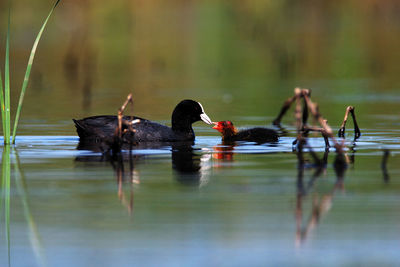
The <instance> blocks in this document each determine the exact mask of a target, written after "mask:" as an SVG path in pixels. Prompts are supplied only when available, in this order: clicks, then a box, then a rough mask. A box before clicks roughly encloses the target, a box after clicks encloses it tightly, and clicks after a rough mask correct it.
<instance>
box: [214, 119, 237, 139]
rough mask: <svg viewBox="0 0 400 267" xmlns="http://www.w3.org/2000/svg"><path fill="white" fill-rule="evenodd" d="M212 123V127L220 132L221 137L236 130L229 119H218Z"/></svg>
mask: <svg viewBox="0 0 400 267" xmlns="http://www.w3.org/2000/svg"><path fill="white" fill-rule="evenodd" d="M214 124H215V126H214V127H213V129H215V130H217V131H218V132H220V133H221V134H222V137H223V138H227V137H231V136H233V135H235V134H236V133H237V130H236V128H235V126H233V123H232V122H231V121H219V122H214Z"/></svg>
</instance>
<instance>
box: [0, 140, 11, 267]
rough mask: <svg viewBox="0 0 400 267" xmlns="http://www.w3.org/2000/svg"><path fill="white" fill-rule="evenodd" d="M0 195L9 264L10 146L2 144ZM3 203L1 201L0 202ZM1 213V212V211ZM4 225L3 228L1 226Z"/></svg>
mask: <svg viewBox="0 0 400 267" xmlns="http://www.w3.org/2000/svg"><path fill="white" fill-rule="evenodd" d="M1 168H2V175H1V177H2V183H1V184H2V188H3V190H2V197H1V201H4V206H3V205H1V208H3V207H4V210H2V209H1V210H2V211H4V225H2V227H1V228H2V229H1V230H2V232H3V233H4V234H2V235H1V236H4V237H5V240H4V241H5V243H6V246H7V263H8V264H7V265H8V266H10V255H11V253H10V252H11V251H10V179H11V175H10V174H11V161H10V146H9V145H5V146H3V154H2V163H1ZM1 204H3V202H1ZM2 213H3V212H2ZM1 215H3V214H1ZM3 227H4V228H3Z"/></svg>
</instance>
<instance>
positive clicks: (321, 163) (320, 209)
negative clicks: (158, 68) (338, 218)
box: [296, 143, 347, 246]
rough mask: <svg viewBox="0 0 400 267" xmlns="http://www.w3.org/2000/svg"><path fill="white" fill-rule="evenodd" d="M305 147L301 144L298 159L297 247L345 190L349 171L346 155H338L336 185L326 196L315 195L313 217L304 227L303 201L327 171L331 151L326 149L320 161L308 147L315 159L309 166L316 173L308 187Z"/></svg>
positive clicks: (335, 167) (335, 163)
mask: <svg viewBox="0 0 400 267" xmlns="http://www.w3.org/2000/svg"><path fill="white" fill-rule="evenodd" d="M303 145H304V143H302V144H299V147H298V149H299V150H298V152H297V158H298V171H297V197H296V200H297V202H296V229H297V230H296V245H297V246H300V245H301V244H302V243H304V242H305V240H306V239H307V237H308V236H309V234H310V233H311V232H312V230H313V229H314V228H315V226H316V225H317V224H318V223H319V221H320V219H321V217H322V216H323V215H324V214H326V213H327V212H328V211H329V210H330V208H331V206H332V201H333V196H334V193H335V191H336V190H337V189H340V190H343V189H344V186H343V179H344V173H345V170H346V169H347V163H346V160H345V158H344V155H343V154H341V153H337V154H336V158H335V161H334V164H333V167H334V170H335V173H336V183H335V186H334V187H333V189H332V190H331V192H330V193H328V194H324V195H323V196H322V197H320V196H319V195H318V193H314V195H313V198H312V210H311V216H310V218H309V220H308V222H307V223H306V224H305V226H303V200H304V198H305V197H306V196H307V194H308V192H309V191H310V190H311V188H312V187H313V185H314V182H315V181H316V180H317V179H318V178H319V177H320V176H321V174H322V173H323V172H324V171H325V170H326V166H327V159H328V153H329V150H328V149H326V150H325V153H324V155H323V158H322V159H319V158H318V156H317V155H316V154H315V153H314V152H313V151H312V149H311V148H309V147H308V149H309V152H310V154H311V156H312V157H313V159H314V162H315V164H313V165H309V167H310V168H314V169H315V172H314V173H313V175H312V177H311V179H310V181H309V182H308V183H307V185H306V186H305V185H304V169H305V168H306V164H305V159H304V154H303Z"/></svg>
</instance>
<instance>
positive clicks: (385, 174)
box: [381, 149, 390, 183]
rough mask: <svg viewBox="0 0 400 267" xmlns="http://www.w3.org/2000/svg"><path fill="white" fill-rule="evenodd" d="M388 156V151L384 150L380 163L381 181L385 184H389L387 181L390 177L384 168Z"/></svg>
mask: <svg viewBox="0 0 400 267" xmlns="http://www.w3.org/2000/svg"><path fill="white" fill-rule="evenodd" d="M389 156H390V151H389V149H384V150H383V156H382V162H381V169H382V174H383V181H384V182H385V183H389V180H390V176H389V173H388V170H387V167H386V165H387V160H388V157H389Z"/></svg>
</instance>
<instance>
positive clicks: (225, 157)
mask: <svg viewBox="0 0 400 267" xmlns="http://www.w3.org/2000/svg"><path fill="white" fill-rule="evenodd" d="M213 149H214V153H213V158H214V159H218V160H222V161H233V155H234V153H233V150H234V149H235V143H232V142H229V143H226V142H222V143H221V144H219V145H217V146H214V147H213Z"/></svg>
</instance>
